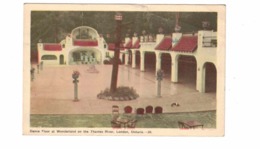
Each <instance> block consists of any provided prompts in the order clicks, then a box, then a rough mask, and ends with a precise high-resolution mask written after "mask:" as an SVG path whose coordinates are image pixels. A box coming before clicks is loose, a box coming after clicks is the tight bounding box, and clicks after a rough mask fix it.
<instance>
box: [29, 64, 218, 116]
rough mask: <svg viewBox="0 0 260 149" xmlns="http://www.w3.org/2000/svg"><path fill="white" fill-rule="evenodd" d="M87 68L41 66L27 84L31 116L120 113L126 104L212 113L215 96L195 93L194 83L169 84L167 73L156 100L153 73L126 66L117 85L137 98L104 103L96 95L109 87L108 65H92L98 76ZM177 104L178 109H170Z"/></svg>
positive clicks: (122, 67)
mask: <svg viewBox="0 0 260 149" xmlns="http://www.w3.org/2000/svg"><path fill="white" fill-rule="evenodd" d="M35 68H36V67H35ZM88 68H89V65H73V66H44V68H43V70H42V71H40V73H39V74H37V71H35V72H36V74H35V80H34V81H33V82H31V108H30V109H31V111H30V112H31V114H110V113H111V106H112V105H119V107H120V113H123V108H124V107H125V106H127V105H130V106H132V107H133V108H134V109H136V108H139V107H142V108H145V107H146V106H148V105H152V106H153V107H155V106H162V107H163V112H164V113H174V112H194V111H207V110H216V93H199V92H198V91H196V90H195V84H194V83H188V82H187V83H185V81H184V83H177V84H176V83H171V82H170V78H169V76H170V75H169V74H166V75H165V79H164V80H163V81H162V93H161V95H162V97H161V98H157V97H156V94H157V93H156V79H155V76H154V75H155V73H154V72H149V71H147V72H140V70H139V69H132V68H131V67H130V66H124V65H121V66H120V67H119V78H118V86H129V87H133V88H134V89H136V91H137V93H138V94H139V95H140V97H139V98H138V99H136V100H132V101H107V100H102V99H98V98H97V94H98V93H99V92H100V91H101V90H104V89H105V88H109V87H110V80H111V71H112V66H111V65H96V69H97V70H98V71H99V73H89V72H88V71H87V69H88ZM73 70H78V71H79V72H80V77H79V84H78V87H79V94H78V96H79V100H80V101H79V102H73V98H74V84H73V83H72V81H73V79H72V77H71V74H72V72H73ZM174 102H177V103H179V104H180V106H179V107H172V106H171V104H172V103H174Z"/></svg>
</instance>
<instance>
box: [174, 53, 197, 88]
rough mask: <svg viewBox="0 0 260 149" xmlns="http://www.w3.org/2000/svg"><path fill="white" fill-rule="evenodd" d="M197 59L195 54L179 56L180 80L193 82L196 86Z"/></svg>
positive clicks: (188, 82)
mask: <svg viewBox="0 0 260 149" xmlns="http://www.w3.org/2000/svg"><path fill="white" fill-rule="evenodd" d="M196 72H197V61H196V58H195V57H194V56H188V55H179V56H178V82H181V83H187V84H191V85H193V86H194V88H196V76H197V73H196Z"/></svg>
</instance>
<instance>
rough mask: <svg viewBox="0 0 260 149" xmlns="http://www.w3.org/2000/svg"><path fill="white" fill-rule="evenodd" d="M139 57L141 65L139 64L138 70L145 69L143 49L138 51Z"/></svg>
mask: <svg viewBox="0 0 260 149" xmlns="http://www.w3.org/2000/svg"><path fill="white" fill-rule="evenodd" d="M140 59H141V66H140V70H141V71H145V69H144V68H145V67H144V61H145V52H144V51H140Z"/></svg>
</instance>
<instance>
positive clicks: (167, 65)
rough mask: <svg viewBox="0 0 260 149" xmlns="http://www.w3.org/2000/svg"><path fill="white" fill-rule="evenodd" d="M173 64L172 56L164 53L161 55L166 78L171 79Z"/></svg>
mask: <svg viewBox="0 0 260 149" xmlns="http://www.w3.org/2000/svg"><path fill="white" fill-rule="evenodd" d="M171 64H172V58H171V55H170V54H169V53H162V54H161V69H162V70H163V71H164V77H165V78H170V77H171Z"/></svg>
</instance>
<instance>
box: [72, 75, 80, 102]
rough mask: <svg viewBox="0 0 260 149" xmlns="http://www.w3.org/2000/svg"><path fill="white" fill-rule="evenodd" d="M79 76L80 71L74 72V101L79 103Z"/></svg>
mask: <svg viewBox="0 0 260 149" xmlns="http://www.w3.org/2000/svg"><path fill="white" fill-rule="evenodd" d="M79 75H80V73H79V72H78V71H74V72H73V74H72V78H73V83H74V100H73V101H75V102H77V101H79V99H78V83H79V80H78V78H79Z"/></svg>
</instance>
